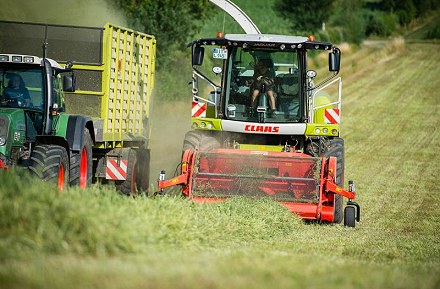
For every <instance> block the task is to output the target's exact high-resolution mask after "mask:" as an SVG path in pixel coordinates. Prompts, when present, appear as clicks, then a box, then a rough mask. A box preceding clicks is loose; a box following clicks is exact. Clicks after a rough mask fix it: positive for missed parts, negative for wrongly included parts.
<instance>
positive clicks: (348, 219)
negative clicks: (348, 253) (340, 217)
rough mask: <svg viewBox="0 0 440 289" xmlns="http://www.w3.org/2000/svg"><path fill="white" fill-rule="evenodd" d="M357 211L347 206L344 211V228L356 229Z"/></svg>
mask: <svg viewBox="0 0 440 289" xmlns="http://www.w3.org/2000/svg"><path fill="white" fill-rule="evenodd" d="M355 215H356V209H355V208H354V207H352V206H347V207H345V209H344V226H347V227H353V228H354V227H355V225H356V217H355Z"/></svg>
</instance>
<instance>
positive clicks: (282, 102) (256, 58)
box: [224, 47, 300, 122]
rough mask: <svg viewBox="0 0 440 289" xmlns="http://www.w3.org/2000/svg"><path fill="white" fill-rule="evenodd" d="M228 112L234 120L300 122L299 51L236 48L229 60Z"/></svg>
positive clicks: (226, 114) (227, 78) (226, 106)
mask: <svg viewBox="0 0 440 289" xmlns="http://www.w3.org/2000/svg"><path fill="white" fill-rule="evenodd" d="M226 61H227V66H228V67H230V68H231V69H228V74H227V75H225V76H226V77H225V79H224V82H225V84H226V91H225V94H224V96H225V102H224V103H225V106H224V108H225V116H226V118H228V119H230V120H239V121H252V122H255V121H259V122H261V121H264V122H298V121H299V119H300V97H299V95H300V85H299V83H300V81H299V78H300V74H299V70H298V54H297V53H296V51H288V52H284V51H267V50H252V51H251V50H247V49H244V48H241V47H237V48H235V49H234V50H233V51H232V52H231V54H230V56H229V58H228V59H227V60H226Z"/></svg>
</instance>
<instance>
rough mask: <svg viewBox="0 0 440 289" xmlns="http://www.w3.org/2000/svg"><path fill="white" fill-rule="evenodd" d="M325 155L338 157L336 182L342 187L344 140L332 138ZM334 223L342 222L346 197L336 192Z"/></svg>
mask: <svg viewBox="0 0 440 289" xmlns="http://www.w3.org/2000/svg"><path fill="white" fill-rule="evenodd" d="M324 157H326V158H329V157H336V159H337V161H336V182H335V184H336V185H338V186H340V187H342V186H343V185H344V140H343V139H342V138H339V137H336V138H333V139H330V142H329V146H328V150H327V151H326V152H325V153H324ZM334 202H335V203H334V219H333V222H334V223H337V224H339V223H341V222H342V219H343V215H342V209H343V202H344V197H342V196H341V195H337V194H335V201H334Z"/></svg>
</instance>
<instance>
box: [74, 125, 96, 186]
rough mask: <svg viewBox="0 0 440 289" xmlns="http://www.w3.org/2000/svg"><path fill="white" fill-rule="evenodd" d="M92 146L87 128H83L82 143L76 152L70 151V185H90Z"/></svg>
mask: <svg viewBox="0 0 440 289" xmlns="http://www.w3.org/2000/svg"><path fill="white" fill-rule="evenodd" d="M92 146H93V141H92V137H91V136H90V133H89V130H88V129H87V128H85V129H84V133H83V145H82V147H81V150H80V151H79V152H77V153H72V155H71V157H70V185H71V186H80V188H83V189H84V188H87V187H90V185H91V184H92V170H93V160H92Z"/></svg>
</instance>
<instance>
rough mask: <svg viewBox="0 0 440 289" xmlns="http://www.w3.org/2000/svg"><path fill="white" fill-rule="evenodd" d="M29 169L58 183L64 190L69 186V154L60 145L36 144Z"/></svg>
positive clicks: (51, 181) (42, 177)
mask: <svg viewBox="0 0 440 289" xmlns="http://www.w3.org/2000/svg"><path fill="white" fill-rule="evenodd" d="M29 170H30V171H31V172H32V173H33V174H34V175H36V176H37V177H38V178H40V179H42V180H44V181H47V182H50V183H53V184H56V185H57V187H58V189H60V190H64V189H65V188H67V187H68V186H69V181H68V180H69V171H70V170H69V156H68V154H67V151H66V149H65V148H64V147H62V146H59V145H36V146H35V148H34V150H33V151H32V155H31V162H30V166H29Z"/></svg>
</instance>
